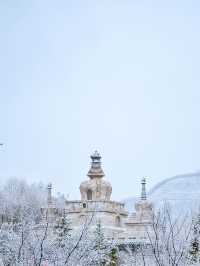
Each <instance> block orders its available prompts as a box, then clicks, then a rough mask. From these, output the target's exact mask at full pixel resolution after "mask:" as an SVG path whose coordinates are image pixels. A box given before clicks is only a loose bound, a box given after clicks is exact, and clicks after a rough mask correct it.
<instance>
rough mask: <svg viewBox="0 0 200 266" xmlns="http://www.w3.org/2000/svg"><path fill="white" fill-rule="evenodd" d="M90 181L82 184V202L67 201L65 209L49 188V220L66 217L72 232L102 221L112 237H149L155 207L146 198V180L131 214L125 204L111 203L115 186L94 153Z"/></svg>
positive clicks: (97, 155)
mask: <svg viewBox="0 0 200 266" xmlns="http://www.w3.org/2000/svg"><path fill="white" fill-rule="evenodd" d="M87 176H88V178H89V179H87V180H86V181H83V182H82V183H81V184H80V194H81V199H80V200H66V201H65V205H64V207H63V208H62V209H59V208H58V207H56V205H55V204H54V201H53V199H52V195H51V189H52V186H51V184H50V185H49V186H48V199H47V207H46V208H43V213H45V211H46V210H47V211H48V217H49V219H50V220H51V221H52V222H53V221H55V219H56V217H57V216H58V215H59V214H62V215H65V216H66V217H67V218H68V219H69V222H70V225H71V227H72V229H74V230H77V229H79V228H80V227H81V226H83V225H84V224H85V223H86V222H87V221H91V226H90V228H91V230H93V229H94V228H95V227H96V224H97V222H99V221H100V222H101V224H102V227H103V228H104V231H105V233H106V236H107V237H109V238H117V239H122V240H124V239H126V240H127V241H141V239H142V240H144V239H145V238H146V228H147V226H150V225H151V219H152V204H151V203H150V202H149V201H148V200H147V196H146V180H145V178H143V179H142V182H141V185H142V191H141V198H140V199H139V200H138V201H137V202H136V204H135V208H134V206H133V211H132V212H131V213H128V212H127V211H126V210H125V206H124V204H123V203H121V202H118V201H113V200H111V194H112V186H111V184H110V183H109V182H108V181H106V180H105V178H104V176H105V174H104V171H103V169H102V165H101V156H100V154H99V153H98V152H97V151H95V152H94V153H93V154H92V155H91V167H90V169H89V172H88V174H87Z"/></svg>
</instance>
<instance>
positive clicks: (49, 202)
mask: <svg viewBox="0 0 200 266" xmlns="http://www.w3.org/2000/svg"><path fill="white" fill-rule="evenodd" d="M51 191H52V184H51V183H49V184H48V186H47V204H48V205H51V204H52V192H51Z"/></svg>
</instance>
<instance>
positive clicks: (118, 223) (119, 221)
mask: <svg viewBox="0 0 200 266" xmlns="http://www.w3.org/2000/svg"><path fill="white" fill-rule="evenodd" d="M115 222H116V226H121V219H120V217H119V216H117V217H116V220H115Z"/></svg>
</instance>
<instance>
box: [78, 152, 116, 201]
mask: <svg viewBox="0 0 200 266" xmlns="http://www.w3.org/2000/svg"><path fill="white" fill-rule="evenodd" d="M91 159H92V162H91V168H90V170H89V172H88V174H87V175H88V177H89V178H90V180H88V181H84V182H82V183H81V185H80V192H81V200H83V201H84V200H93V201H96V200H101V201H102V200H108V201H109V200H110V197H111V193H112V186H111V184H110V183H109V182H107V181H105V180H104V179H103V177H104V176H105V174H104V172H103V170H102V167H101V156H100V154H99V153H98V152H97V151H95V152H94V153H93V154H92V155H91Z"/></svg>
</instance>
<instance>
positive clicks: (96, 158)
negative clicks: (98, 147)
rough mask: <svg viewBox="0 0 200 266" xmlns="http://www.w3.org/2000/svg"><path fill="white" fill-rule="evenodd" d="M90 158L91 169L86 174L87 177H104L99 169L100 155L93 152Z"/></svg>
mask: <svg viewBox="0 0 200 266" xmlns="http://www.w3.org/2000/svg"><path fill="white" fill-rule="evenodd" d="M90 158H91V159H92V162H91V167H90V170H89V172H88V174H87V175H88V176H89V177H90V178H91V179H92V178H102V177H104V176H105V174H104V172H103V170H102V168H101V155H100V154H99V152H98V151H95V152H94V153H93V154H92V155H91V156H90Z"/></svg>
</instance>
